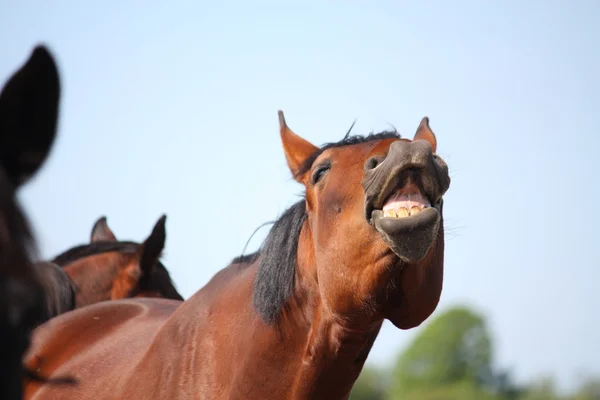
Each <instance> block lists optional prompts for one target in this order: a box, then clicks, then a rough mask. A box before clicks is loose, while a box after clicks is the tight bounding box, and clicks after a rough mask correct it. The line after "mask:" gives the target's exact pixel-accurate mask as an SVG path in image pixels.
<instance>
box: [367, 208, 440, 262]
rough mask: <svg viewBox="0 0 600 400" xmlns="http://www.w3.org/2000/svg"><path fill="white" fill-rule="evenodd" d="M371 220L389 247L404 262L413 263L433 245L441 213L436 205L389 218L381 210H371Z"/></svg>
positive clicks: (422, 256) (419, 259) (420, 258)
mask: <svg viewBox="0 0 600 400" xmlns="http://www.w3.org/2000/svg"><path fill="white" fill-rule="evenodd" d="M371 221H372V224H373V226H374V227H375V229H377V231H378V232H379V233H380V234H381V236H382V237H383V239H384V240H385V242H386V243H387V245H388V246H389V247H390V249H391V250H392V251H393V252H394V253H395V254H396V255H397V256H398V257H400V259H401V260H402V261H404V262H405V263H409V264H414V263H417V262H419V261H421V260H422V259H423V258H425V256H426V255H427V252H428V251H429V249H430V248H431V246H432V245H433V242H434V241H435V238H436V236H437V235H438V230H439V227H440V221H441V214H440V212H439V210H438V209H437V207H428V208H426V209H424V210H423V211H421V212H420V213H418V214H416V215H413V216H409V217H403V218H389V217H384V216H383V212H382V211H381V210H373V213H372V220H371Z"/></svg>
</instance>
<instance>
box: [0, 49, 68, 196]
mask: <svg viewBox="0 0 600 400" xmlns="http://www.w3.org/2000/svg"><path fill="white" fill-rule="evenodd" d="M59 98H60V81H59V76H58V69H57V66H56V63H55V62H54V59H53V57H52V55H51V54H50V52H49V51H48V50H47V49H46V48H45V47H43V46H37V47H36V48H35V49H34V50H33V52H32V53H31V56H30V57H29V59H28V60H27V62H26V63H25V65H23V66H22V67H21V68H20V69H19V70H18V71H16V72H15V73H14V74H13V75H12V77H11V78H10V79H9V80H8V81H7V82H6V85H5V86H4V89H3V90H2V93H0V160H1V161H2V166H3V167H4V169H5V170H6V172H7V174H8V177H9V179H10V180H11V182H12V183H13V184H14V185H15V186H20V185H21V184H23V183H24V182H26V181H27V180H28V179H29V178H30V177H31V176H33V175H34V174H35V173H36V172H37V171H38V169H39V168H40V167H41V165H42V164H43V163H44V161H45V160H46V157H47V156H48V153H49V152H50V148H51V147H52V144H53V142H54V137H55V136H56V126H57V120H58V114H59V107H58V104H59Z"/></svg>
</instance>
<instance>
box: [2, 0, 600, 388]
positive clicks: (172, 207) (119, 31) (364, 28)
mask: <svg viewBox="0 0 600 400" xmlns="http://www.w3.org/2000/svg"><path fill="white" fill-rule="evenodd" d="M118 3H119V4H120V5H119V6H116V4H117V2H89V1H87V2H83V1H66V0H64V1H56V0H53V1H46V2H44V5H41V2H38V1H31V0H26V1H25V0H23V1H19V2H16V1H12V2H8V1H7V0H0V4H1V5H0V8H1V9H2V11H1V12H0V37H1V38H2V40H1V44H0V52H1V56H0V77H1V78H0V79H2V80H4V79H6V77H7V76H8V74H9V73H11V72H12V71H14V69H15V68H16V67H17V66H18V65H20V64H21V63H22V62H23V61H24V60H25V59H26V58H27V56H28V55H29V53H30V51H31V49H32V47H33V46H34V45H35V44H36V43H38V42H40V41H41V42H45V43H47V44H48V45H49V46H50V47H51V49H52V51H53V52H54V54H55V55H56V57H57V59H58V62H59V65H60V73H61V78H62V81H63V89H64V91H63V97H62V108H61V112H62V113H61V117H60V134H59V138H58V141H57V143H56V146H55V148H54V151H53V153H52V156H51V158H50V159H49V162H48V164H47V165H46V167H45V168H44V169H43V171H42V172H41V173H40V174H39V175H38V176H37V178H36V179H35V180H34V181H32V182H31V183H30V184H29V185H28V186H27V187H26V188H25V190H24V191H23V194H22V196H21V198H22V199H23V201H24V204H25V206H26V208H27V211H28V213H29V216H30V218H31V220H32V222H33V223H34V226H35V230H36V232H37V235H38V238H39V242H40V244H41V250H42V255H43V256H45V257H51V256H53V255H56V254H57V253H59V252H61V251H63V250H65V249H66V248H68V247H70V246H73V245H75V244H79V243H81V242H85V241H87V240H88V238H89V234H90V230H91V227H92V224H93V223H94V221H95V220H96V219H97V218H98V217H99V216H101V215H106V216H107V217H108V222H109V225H110V226H111V227H112V228H113V230H114V232H115V233H116V235H117V236H118V237H120V238H123V239H133V240H138V241H142V240H143V239H144V238H145V237H146V236H147V235H148V234H149V233H150V230H151V228H152V226H153V225H154V223H155V222H156V220H157V219H158V218H159V217H160V215H161V214H162V213H166V214H167V215H168V218H167V249H166V255H165V264H166V265H167V267H168V268H169V270H170V271H171V274H172V276H173V278H174V280H175V282H176V284H177V286H178V288H179V289H180V291H181V292H182V294H183V295H184V296H185V297H189V296H190V295H191V294H192V293H194V292H195V291H196V290H197V289H199V288H200V287H201V286H203V285H204V284H205V283H206V282H207V281H208V279H209V278H210V277H211V276H212V275H213V274H214V273H215V272H216V271H218V270H219V269H220V268H222V267H223V266H225V265H226V263H227V262H228V261H229V260H230V259H231V258H232V257H234V256H236V255H238V254H239V253H240V252H241V250H242V249H243V247H244V244H245V243H246V240H247V239H248V238H249V237H250V235H251V233H252V231H253V230H254V229H255V228H256V227H257V226H259V225H260V224H261V223H263V222H265V221H268V220H272V219H273V218H275V217H277V216H278V215H279V214H280V213H281V212H283V211H284V209H285V208H286V207H287V206H289V205H291V204H292V203H293V202H294V201H295V200H296V199H297V198H298V197H297V195H298V194H299V193H301V187H300V186H299V185H298V184H296V183H295V182H294V181H293V180H292V179H291V177H290V175H289V172H288V170H287V167H286V164H285V158H284V155H283V151H282V148H281V144H280V142H279V136H278V125H277V110H278V109H279V108H281V109H283V110H284V111H285V113H286V118H287V121H288V123H289V125H290V126H291V127H292V129H294V130H295V131H296V132H297V133H299V134H300V135H302V136H304V137H306V138H307V139H309V140H310V141H312V142H313V143H315V144H322V143H324V142H328V141H334V140H338V139H340V138H341V137H342V136H343V135H344V133H345V132H346V130H347V129H348V127H349V126H350V124H351V123H352V121H354V119H357V123H356V125H355V130H354V132H357V133H367V132H369V131H371V130H381V129H383V128H386V127H389V126H390V124H391V125H393V126H395V127H396V128H397V129H398V130H399V131H400V132H401V133H403V134H405V135H407V136H411V135H412V134H413V133H414V130H415V129H416V127H417V125H418V123H419V121H420V119H421V118H422V117H423V116H425V115H427V116H429V117H430V118H431V126H432V128H433V130H434V131H435V132H436V134H437V136H438V149H439V153H440V155H442V156H443V157H444V158H445V159H446V160H447V162H448V164H449V166H450V170H451V176H452V179H453V181H452V186H451V189H450V191H449V193H448V195H447V197H446V202H445V208H444V211H445V215H446V221H447V226H448V227H449V232H448V237H447V245H446V249H447V250H446V274H445V287H444V291H443V295H442V300H441V305H440V308H438V311H440V310H442V309H444V308H445V307H447V306H449V305H451V304H455V303H458V302H469V303H472V304H474V305H475V306H476V307H477V308H478V309H479V310H480V311H482V312H484V313H485V314H486V315H488V316H489V318H490V325H491V329H492V330H493V332H494V335H495V339H496V342H495V343H496V351H497V362H498V364H499V365H502V366H505V367H509V368H512V369H513V372H514V373H515V374H516V376H517V377H518V378H519V379H520V380H523V379H529V378H533V377H536V376H539V375H541V374H554V375H555V376H556V377H557V378H558V379H559V382H560V384H561V386H563V387H565V386H567V387H568V386H570V385H572V384H573V383H575V382H577V379H578V377H580V376H581V375H582V374H585V373H588V372H596V373H600V340H598V337H599V330H600V319H599V317H598V315H599V309H600V296H599V295H598V294H597V292H595V290H594V289H595V288H598V287H599V286H600V285H599V283H600V259H599V257H598V255H597V253H596V250H597V248H596V246H598V234H597V230H598V224H599V223H600V218H599V217H598V213H597V211H596V209H595V208H596V206H595V200H594V199H596V198H598V197H599V196H600V190H599V188H598V181H599V179H598V175H597V171H598V170H599V168H598V165H599V163H598V159H596V158H595V157H596V156H594V154H595V153H596V150H597V146H598V145H599V144H600V143H599V141H600V139H599V137H600V134H599V132H598V128H597V123H598V118H597V116H598V112H599V111H600V78H599V77H598V71H600V51H599V49H600V31H599V28H598V26H600V25H599V22H600V2H596V1H591V0H590V1H584V0H580V1H570V2H567V1H552V0H548V1H537V0H531V1H527V2H525V1H495V2H492V1H445V0H444V1H441V0H440V1H424V2H410V3H409V2H400V1H387V2H385V1H341V0H337V1H302V2H291V1H288V2H281V1H279V2H275V1H272V2H270V3H267V2H243V1H236V2H221V3H220V5H218V6H216V5H214V4H216V3H217V2H200V1H194V2H192V1H189V2H184V1H180V2H170V4H169V5H167V2H163V3H162V5H157V4H158V2H156V3H153V4H152V5H150V3H149V2H143V1H129V2H126V3H127V4H125V2H118ZM249 3H252V4H251V5H250V4H249ZM108 4H115V5H108ZM594 160H596V161H594ZM588 202H590V203H591V204H588ZM267 230H268V228H264V229H262V230H261V231H260V232H259V233H258V234H257V235H256V236H254V238H253V239H252V241H251V242H250V250H253V249H255V248H256V247H258V246H259V244H260V242H261V240H262V239H263V238H264V236H265V234H266V232H267ZM417 332H418V329H415V330H413V331H408V332H406V331H399V330H396V329H395V328H393V327H392V325H391V324H386V325H385V328H384V329H383V331H382V333H381V335H380V337H379V339H378V341H377V342H376V344H375V347H374V349H373V351H372V353H371V356H370V357H369V362H370V363H380V364H381V363H390V362H392V360H393V359H394V357H395V356H396V354H397V352H398V351H399V350H400V349H402V348H403V346H405V345H406V344H407V343H408V341H409V340H410V339H411V338H412V337H413V336H414V334H415V333H417Z"/></svg>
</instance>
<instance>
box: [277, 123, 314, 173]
mask: <svg viewBox="0 0 600 400" xmlns="http://www.w3.org/2000/svg"><path fill="white" fill-rule="evenodd" d="M278 114H279V133H280V135H281V142H282V143H283V150H284V151H285V159H286V160H287V164H288V167H289V168H290V171H291V172H292V176H293V177H294V179H295V180H296V181H298V182H300V183H302V182H303V180H304V175H303V174H300V168H301V167H302V163H304V161H306V159H308V157H310V156H311V155H313V154H314V153H315V152H316V151H317V150H319V148H318V147H316V146H315V145H313V144H312V143H310V142H309V141H307V140H305V139H302V138H301V137H300V136H298V135H296V134H295V133H294V132H293V131H292V130H291V129H290V128H289V127H288V126H287V124H286V122H285V117H284V115H283V111H279V112H278Z"/></svg>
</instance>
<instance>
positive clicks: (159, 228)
mask: <svg viewBox="0 0 600 400" xmlns="http://www.w3.org/2000/svg"><path fill="white" fill-rule="evenodd" d="M166 221H167V216H166V215H164V214H163V215H162V216H161V217H160V218H159V219H158V221H157V222H156V225H154V229H152V233H151V234H150V236H148V238H147V239H146V241H145V242H144V244H143V245H142V249H141V252H142V254H141V255H140V269H141V270H142V273H143V274H148V273H151V272H152V270H154V268H155V267H156V262H157V261H158V259H159V258H160V255H161V253H162V251H163V249H164V248H165V240H166V238H167V233H166V230H165V222H166Z"/></svg>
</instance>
